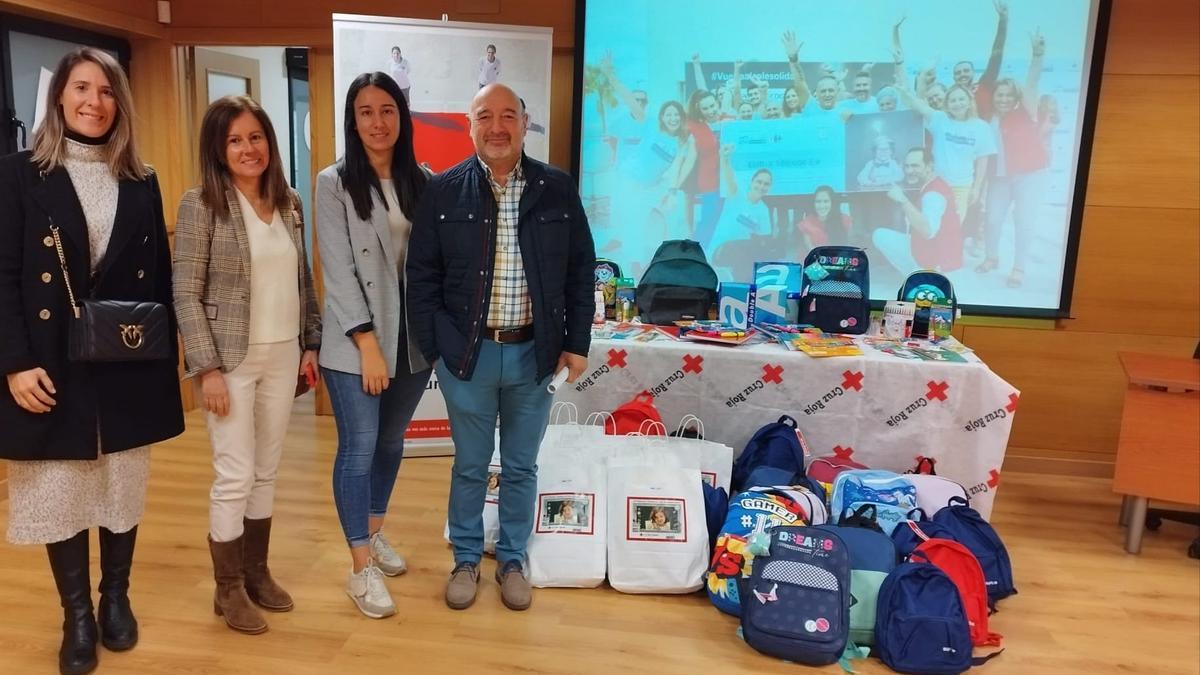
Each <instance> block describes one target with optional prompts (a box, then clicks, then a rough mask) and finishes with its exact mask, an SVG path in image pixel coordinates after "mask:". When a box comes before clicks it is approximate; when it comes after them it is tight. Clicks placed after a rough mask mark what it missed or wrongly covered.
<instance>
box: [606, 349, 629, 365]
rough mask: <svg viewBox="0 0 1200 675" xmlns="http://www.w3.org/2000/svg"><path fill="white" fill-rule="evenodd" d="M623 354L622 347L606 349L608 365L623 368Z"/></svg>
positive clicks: (624, 353)
mask: <svg viewBox="0 0 1200 675" xmlns="http://www.w3.org/2000/svg"><path fill="white" fill-rule="evenodd" d="M625 356H626V352H625V350H624V349H610V350H608V366H609V367H610V368H624V367H625Z"/></svg>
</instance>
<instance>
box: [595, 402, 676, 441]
mask: <svg viewBox="0 0 1200 675" xmlns="http://www.w3.org/2000/svg"><path fill="white" fill-rule="evenodd" d="M611 421H612V425H611V426H610V425H609V423H608V422H607V421H606V422H605V424H604V429H605V431H606V433H608V434H609V435H610V436H613V435H615V436H626V435H629V434H636V433H644V434H646V435H647V436H655V435H662V429H664V428H665V427H664V426H663V423H662V415H661V414H659V412H658V408H655V407H654V396H653V395H651V394H650V392H648V391H642V392H639V393H637V394H636V395H634V397H633V398H631V399H629V400H628V401H626V402H624V403H622V404H621V405H619V406H617V409H616V410H614V411H612V420H611ZM652 422H657V424H651V423H652Z"/></svg>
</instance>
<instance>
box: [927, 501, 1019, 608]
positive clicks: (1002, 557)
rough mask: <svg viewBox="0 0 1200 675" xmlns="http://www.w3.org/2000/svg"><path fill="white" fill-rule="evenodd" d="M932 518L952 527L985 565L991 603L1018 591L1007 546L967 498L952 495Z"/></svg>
mask: <svg viewBox="0 0 1200 675" xmlns="http://www.w3.org/2000/svg"><path fill="white" fill-rule="evenodd" d="M933 521H934V522H935V523H937V524H939V525H942V526H944V527H945V528H946V529H947V530H949V531H950V533H951V534H953V535H954V540H955V541H958V542H959V543H961V544H962V545H963V546H966V547H967V550H969V551H970V552H971V553H972V554H974V555H975V559H976V560H978V561H979V566H980V567H981V568H983V577H984V579H985V583H986V584H987V591H988V602H989V603H990V604H991V605H993V606H994V605H995V604H996V601H997V600H1000V599H1002V598H1007V597H1008V596H1010V595H1013V594H1015V593H1016V592H1017V589H1016V586H1014V585H1013V576H1012V562H1011V561H1010V560H1009V558H1008V549H1007V548H1005V546H1004V542H1003V541H1001V540H1000V535H999V534H996V530H995V528H993V527H992V526H991V524H990V523H988V522H987V521H986V520H984V519H983V516H981V515H979V512H978V511H976V510H975V509H973V508H971V507H970V506H968V505H967V501H966V500H965V499H962V498H959V497H954V498H952V499H951V500H950V505H949V506H946V507H945V508H943V509H942V510H940V511H938V512H937V513H936V514H934V516H933Z"/></svg>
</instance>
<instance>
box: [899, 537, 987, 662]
mask: <svg viewBox="0 0 1200 675" xmlns="http://www.w3.org/2000/svg"><path fill="white" fill-rule="evenodd" d="M910 559H911V560H913V561H914V562H927V563H932V564H934V565H937V566H938V569H940V570H942V571H943V572H945V573H946V576H948V577H950V581H953V582H954V585H955V586H957V587H958V592H959V595H961V596H962V601H963V609H965V610H966V612H967V624H968V625H969V626H970V628H971V643H972V644H974V645H975V646H976V647H997V646H999V645H1000V641H1001V639H1003V637H1004V636H1003V635H1000V634H999V633H992V632H990V631H989V630H988V597H987V587H986V586H984V584H983V570H982V569H980V567H979V561H978V560H976V559H975V556H973V555H971V552H970V551H968V550H967V547H966V546H963V545H962V544H960V543H958V542H957V541H950V540H948V539H929V540H927V541H923V542H921V545H920V546H918V547H917V549H916V550H915V551H913V553H912V556H911V557H910Z"/></svg>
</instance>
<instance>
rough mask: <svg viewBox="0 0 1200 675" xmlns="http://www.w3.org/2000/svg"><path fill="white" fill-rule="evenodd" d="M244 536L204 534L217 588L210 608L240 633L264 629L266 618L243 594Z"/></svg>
mask: <svg viewBox="0 0 1200 675" xmlns="http://www.w3.org/2000/svg"><path fill="white" fill-rule="evenodd" d="M244 538H245V535H243V536H241V537H238V538H237V539H234V540H233V541H213V540H212V537H209V538H208V550H209V552H210V553H212V561H213V578H215V579H216V581H217V590H216V592H215V593H214V594H213V611H214V612H216V614H217V616H222V617H225V623H226V624H228V625H229V627H230V628H232V629H234V630H236V631H239V632H241V633H250V634H252V635H257V634H258V633H262V632H264V631H266V630H267V622H266V621H264V620H263V618H262V614H260V613H259V611H258V608H257V607H255V606H254V604H253V603H252V602H250V597H249V596H247V595H246V587H245V581H244V579H243V577H242V540H243V539H244Z"/></svg>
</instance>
